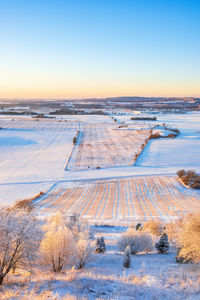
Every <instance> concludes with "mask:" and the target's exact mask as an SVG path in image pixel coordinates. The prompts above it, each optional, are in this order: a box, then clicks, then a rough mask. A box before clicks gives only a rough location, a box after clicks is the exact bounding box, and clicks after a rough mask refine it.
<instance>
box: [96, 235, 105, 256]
mask: <svg viewBox="0 0 200 300" xmlns="http://www.w3.org/2000/svg"><path fill="white" fill-rule="evenodd" d="M105 251H106V244H105V241H104V238H103V237H101V238H100V239H97V241H96V249H95V252H96V253H104V252H105Z"/></svg>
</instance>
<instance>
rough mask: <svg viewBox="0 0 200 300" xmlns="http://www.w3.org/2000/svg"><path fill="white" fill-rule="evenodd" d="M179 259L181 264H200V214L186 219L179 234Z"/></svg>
mask: <svg viewBox="0 0 200 300" xmlns="http://www.w3.org/2000/svg"><path fill="white" fill-rule="evenodd" d="M176 243H177V247H178V253H177V259H180V260H181V262H189V261H190V262H193V263H199V262H200V213H197V214H189V215H187V216H185V217H184V219H183V221H182V226H181V227H180V228H179V231H178V234H177V240H176Z"/></svg>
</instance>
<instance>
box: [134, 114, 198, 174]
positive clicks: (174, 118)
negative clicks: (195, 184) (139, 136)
mask: <svg viewBox="0 0 200 300" xmlns="http://www.w3.org/2000/svg"><path fill="white" fill-rule="evenodd" d="M158 122H159V123H160V124H162V123H166V124H167V125H169V127H171V128H177V129H179V130H180V135H179V136H178V137H177V138H175V139H157V140H152V141H150V143H149V144H148V146H147V147H146V148H145V150H144V151H143V154H142V155H141V156H140V158H139V159H138V161H137V165H138V166H147V167H152V168H155V167H159V168H168V167H177V169H180V168H186V169H191V168H194V169H195V170H198V171H200V159H199V157H200V113H199V112H196V113H187V114H183V115H180V114H171V115H158V120H157V121H156V123H158Z"/></svg>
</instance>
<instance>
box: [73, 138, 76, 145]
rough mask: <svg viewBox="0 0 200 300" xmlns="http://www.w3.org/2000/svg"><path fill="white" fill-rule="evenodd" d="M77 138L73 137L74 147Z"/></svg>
mask: <svg viewBox="0 0 200 300" xmlns="http://www.w3.org/2000/svg"><path fill="white" fill-rule="evenodd" d="M76 141H77V137H76V136H75V137H73V144H74V145H76Z"/></svg>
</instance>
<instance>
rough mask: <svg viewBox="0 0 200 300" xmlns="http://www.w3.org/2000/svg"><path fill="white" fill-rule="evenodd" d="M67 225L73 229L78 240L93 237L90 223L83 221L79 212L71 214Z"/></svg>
mask: <svg viewBox="0 0 200 300" xmlns="http://www.w3.org/2000/svg"><path fill="white" fill-rule="evenodd" d="M66 226H67V227H68V228H69V229H70V230H71V232H72V233H73V235H74V237H75V239H76V240H77V241H78V240H79V238H83V237H85V238H86V239H93V235H92V233H91V231H90V227H89V225H88V223H87V222H84V221H82V220H81V219H80V216H79V215H78V214H74V215H72V216H70V218H69V221H66Z"/></svg>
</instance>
